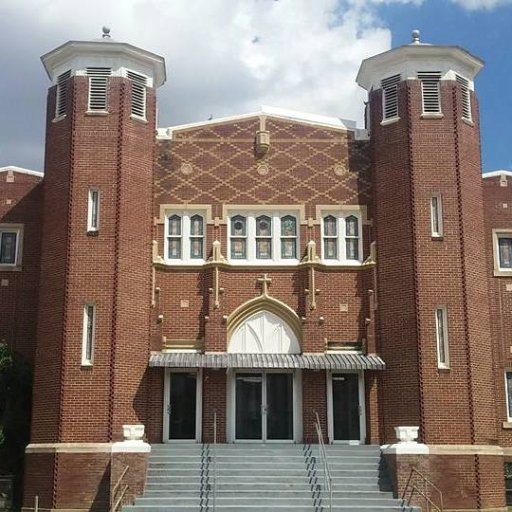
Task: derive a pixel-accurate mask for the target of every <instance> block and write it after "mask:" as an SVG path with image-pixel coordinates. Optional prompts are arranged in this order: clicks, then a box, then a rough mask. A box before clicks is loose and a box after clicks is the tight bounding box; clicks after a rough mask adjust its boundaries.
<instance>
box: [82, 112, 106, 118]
mask: <svg viewBox="0 0 512 512" xmlns="http://www.w3.org/2000/svg"><path fill="white" fill-rule="evenodd" d="M85 115H86V116H100V117H104V116H108V110H87V112H86V113H85Z"/></svg>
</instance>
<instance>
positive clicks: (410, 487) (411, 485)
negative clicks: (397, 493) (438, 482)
mask: <svg viewBox="0 0 512 512" xmlns="http://www.w3.org/2000/svg"><path fill="white" fill-rule="evenodd" d="M413 476H418V477H419V478H420V479H421V481H422V483H423V490H421V489H420V488H419V487H418V486H417V485H416V483H415V482H414V481H413ZM429 488H432V489H434V490H435V491H436V492H437V494H438V499H439V505H436V504H435V503H434V501H432V499H431V498H430V492H429ZM415 492H416V493H418V494H419V495H420V496H422V497H423V498H424V500H425V512H430V511H431V510H434V511H435V512H443V511H444V506H443V493H442V492H441V490H440V489H439V488H438V487H437V486H435V485H434V484H433V483H432V482H431V481H430V480H429V479H428V478H427V477H426V476H425V475H423V474H422V473H420V472H419V471H418V470H417V469H416V468H411V472H410V473H409V478H408V479H407V483H406V484H405V487H404V491H403V493H402V510H405V507H406V506H407V507H410V505H411V500H412V498H413V496H414V493H415ZM407 495H409V496H408V497H407Z"/></svg>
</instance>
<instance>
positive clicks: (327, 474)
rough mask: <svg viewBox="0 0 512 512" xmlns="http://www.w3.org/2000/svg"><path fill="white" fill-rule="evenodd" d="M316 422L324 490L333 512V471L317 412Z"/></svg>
mask: <svg viewBox="0 0 512 512" xmlns="http://www.w3.org/2000/svg"><path fill="white" fill-rule="evenodd" d="M315 416H316V421H315V430H316V435H317V437H318V452H319V454H320V458H321V459H322V465H323V469H324V489H327V491H329V511H332V478H331V471H330V469H329V462H328V460H327V454H326V453H325V444H324V436H323V434H322V427H321V425H320V417H319V416H318V413H317V412H316V411H315Z"/></svg>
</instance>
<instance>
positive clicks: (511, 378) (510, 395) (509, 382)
mask: <svg viewBox="0 0 512 512" xmlns="http://www.w3.org/2000/svg"><path fill="white" fill-rule="evenodd" d="M505 396H506V399H507V421H512V372H505Z"/></svg>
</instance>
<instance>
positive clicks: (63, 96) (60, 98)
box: [55, 70, 71, 117]
mask: <svg viewBox="0 0 512 512" xmlns="http://www.w3.org/2000/svg"><path fill="white" fill-rule="evenodd" d="M70 78H71V70H68V71H66V72H65V73H62V74H61V75H59V76H58V77H57V101H56V103H55V117H61V116H63V115H64V114H65V113H66V107H67V104H68V90H67V81H68V80H69V79H70Z"/></svg>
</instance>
